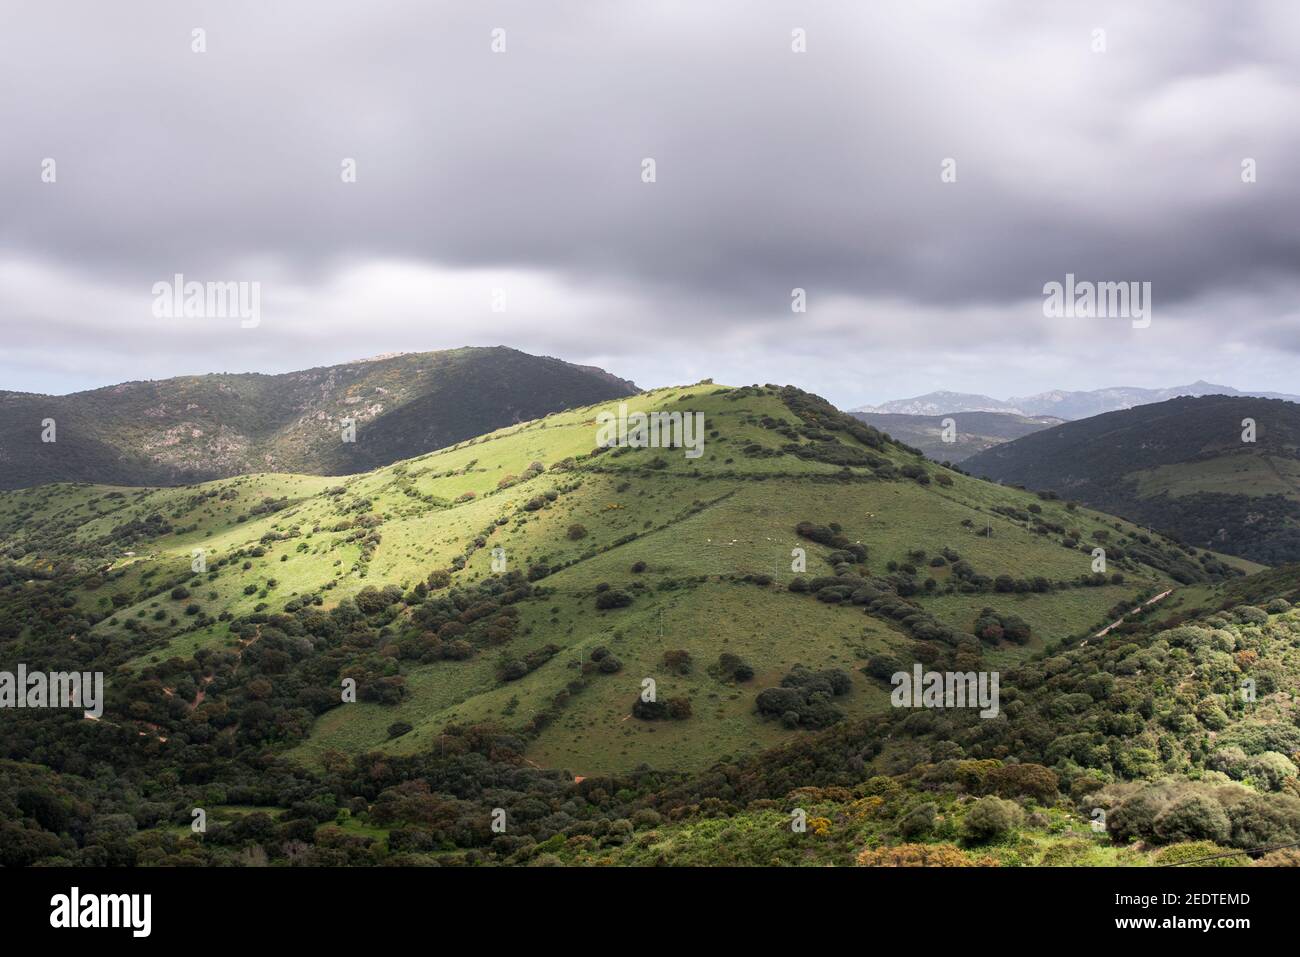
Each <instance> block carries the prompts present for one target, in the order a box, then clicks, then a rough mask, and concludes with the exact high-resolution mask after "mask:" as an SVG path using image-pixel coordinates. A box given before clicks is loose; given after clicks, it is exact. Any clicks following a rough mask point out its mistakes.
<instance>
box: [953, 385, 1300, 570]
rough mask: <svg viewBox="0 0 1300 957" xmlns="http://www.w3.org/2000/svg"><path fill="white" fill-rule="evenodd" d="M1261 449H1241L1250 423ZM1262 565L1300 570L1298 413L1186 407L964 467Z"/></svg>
mask: <svg viewBox="0 0 1300 957" xmlns="http://www.w3.org/2000/svg"><path fill="white" fill-rule="evenodd" d="M1247 419H1250V420H1253V421H1254V423H1255V441H1253V442H1246V441H1243V432H1244V431H1245V427H1244V425H1243V423H1244V422H1245V420H1247ZM962 468H963V469H965V470H967V471H969V472H970V473H971V474H972V475H978V476H981V477H985V478H989V479H992V480H994V481H999V482H1006V483H1009V484H1015V485H1022V486H1025V487H1028V488H1034V489H1044V490H1049V491H1052V492H1054V493H1056V494H1059V495H1062V496H1065V497H1069V498H1074V499H1078V500H1079V501H1081V502H1085V503H1087V504H1089V505H1091V506H1093V507H1095V508H1099V509H1102V510H1104V511H1107V512H1110V513H1112V514H1116V515H1122V516H1124V517H1125V518H1128V519H1130V520H1131V521H1135V522H1138V523H1140V524H1142V525H1146V526H1149V527H1151V528H1155V529H1158V530H1160V531H1163V532H1164V533H1166V534H1169V535H1173V536H1175V537H1176V538H1178V539H1179V540H1181V541H1185V542H1188V543H1190V544H1192V545H1195V546H1197V547H1199V548H1214V549H1216V550H1219V551H1223V552H1228V553H1230V554H1234V555H1241V556H1243V557H1246V558H1250V559H1253V560H1254V561H1257V562H1263V563H1265V564H1278V563H1282V562H1288V561H1297V560H1300V404H1296V403H1293V402H1285V401H1282V400H1280V399H1254V398H1240V397H1230V396H1203V397H1201V398H1181V399H1173V400H1170V401H1168V402H1161V403H1159V404H1156V405H1146V406H1141V407H1139V408H1135V409H1127V410H1125V411H1122V412H1111V413H1107V414H1106V415H1099V416H1095V417H1094V418H1091V419H1083V420H1081V421H1078V422H1068V423H1066V424H1065V425H1060V426H1057V427H1056V428H1053V429H1049V430H1047V431H1044V432H1037V433H1034V434H1033V435H1028V436H1025V437H1023V438H1020V439H1016V440H1015V441H1013V442H1008V443H1006V444H1005V445H1000V446H998V447H996V448H991V449H988V450H987V451H984V452H981V453H980V454H978V455H975V456H972V457H971V458H969V459H967V460H966V461H965V462H964V463H962Z"/></svg>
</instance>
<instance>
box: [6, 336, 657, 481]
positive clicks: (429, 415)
mask: <svg viewBox="0 0 1300 957" xmlns="http://www.w3.org/2000/svg"><path fill="white" fill-rule="evenodd" d="M637 391H638V389H637V387H636V386H635V385H634V384H633V383H631V382H628V381H627V380H625V379H620V378H618V377H617V376H613V375H611V374H609V373H608V372H605V371H604V370H602V369H597V368H594V367H592V366H579V365H573V364H571V363H568V362H562V361H561V360H559V359H552V358H549V357H542V356H533V355H528V354H527V353H523V352H519V351H517V350H515V349H507V348H505V347H502V346H496V347H491V348H466V349H453V350H446V351H442V352H413V353H402V354H396V355H386V356H380V357H378V358H375V359H369V360H361V361H358V362H348V363H343V364H341V365H334V366H322V367H319V368H315V369H307V370H305V371H303V372H289V373H284V374H282V375H261V374H256V373H238V374H226V373H219V374H212V375H201V376H181V377H177V378H172V379H158V380H154V381H148V382H125V383H122V384H121V385H114V386H108V387H105V388H102V389H94V390H92V391H88V392H77V393H73V394H71V395H62V396H52V395H36V394H32V393H25V392H0V488H9V489H12V488H25V487H28V486H32V485H38V484H43V483H47V482H97V483H102V484H108V485H179V484H186V483H190V482H197V481H207V480H210V479H217V478H227V477H230V476H234V475H241V474H244V473H248V472H305V473H310V474H314V475H339V474H345V473H352V472H362V471H367V470H369V469H373V468H377V467H379V466H383V465H388V464H390V463H392V462H396V461H398V460H399V459H405V458H411V457H412V456H416V455H420V454H423V453H425V452H430V451H433V450H434V449H439V448H442V447H444V446H448V445H454V444H455V443H457V442H461V441H464V440H465V439H468V438H472V437H474V436H477V435H483V434H485V433H487V432H491V431H493V430H494V429H499V428H502V427H503V426H507V425H510V424H512V423H515V422H523V421H527V420H530V419H537V418H541V417H542V416H545V415H547V414H549V413H551V412H559V411H561V410H563V409H570V408H573V407H574V406H580V405H589V404H591V403H593V402H601V401H604V400H606V399H612V398H617V397H621V396H627V395H633V394H635V393H636V392H637ZM345 419H352V420H354V421H355V425H356V435H355V439H356V440H355V441H354V442H345V441H343V439H342V433H343V420H345ZM49 420H53V433H52V436H53V438H54V441H46V440H43V439H45V438H47V436H48V434H49V432H48V427H47V425H46V424H45V423H47V422H48V421H49Z"/></svg>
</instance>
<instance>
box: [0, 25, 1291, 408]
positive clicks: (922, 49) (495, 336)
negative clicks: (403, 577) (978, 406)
mask: <svg viewBox="0 0 1300 957" xmlns="http://www.w3.org/2000/svg"><path fill="white" fill-rule="evenodd" d="M195 28H202V29H203V30H204V31H205V39H206V52H204V53H195V52H193V50H192V48H191V47H192V43H193V39H192V31H193V30H194V29H195ZM498 28H499V29H502V30H504V31H505V33H504V39H505V46H506V51H505V52H504V53H493V51H492V41H493V37H492V31H493V30H494V29H498ZM795 29H801V30H803V31H806V37H807V52H806V53H794V52H792V49H791V37H792V31H793V30H795ZM1098 30H1102V31H1104V42H1105V52H1094V47H1095V46H1096V45H1097V43H1098V39H1099V37H1100V36H1101V35H1100V34H1098V33H1096V31H1098ZM1298 48H1300V8H1297V7H1296V5H1294V4H1290V3H1286V2H1283V0H1275V2H1257V3H1249V2H1247V3H1235V4H1232V5H1228V4H1222V3H1210V2H1206V3H1172V2H1170V3H1157V2H1152V3H1144V4H1141V5H1134V4H1124V3H1112V4H1107V3H1066V4H1051V5H1044V4H1041V3H1033V2H1023V3H1000V4H999V3H987V4H978V5H975V4H966V3H956V2H953V3H942V4H939V3H916V2H903V0H899V2H896V3H872V4H857V3H849V2H844V3H827V4H818V5H816V6H815V7H810V6H809V5H807V4H798V3H776V2H764V3H758V4H755V3H740V2H734V3H728V2H723V3H711V4H707V5H706V4H697V3H655V4H634V3H630V2H628V3H623V2H612V3H599V4H593V3H562V2H561V3H547V4H537V3H528V2H519V3H490V2H489V3H475V4H472V5H471V4H438V5H431V4H427V3H414V2H391V3H385V4H377V5H376V4H372V5H349V6H331V7H328V8H326V7H322V6H321V5H320V4H318V3H310V2H277V3H276V4H264V3H259V2H252V0H249V2H227V3H222V4H220V5H217V4H204V3H193V4H187V3H176V2H162V0H158V2H138V3H133V4H131V5H129V6H126V7H122V6H120V5H106V4H102V3H96V2H92V0H85V2H69V0H65V2H57V0H55V2H51V3H48V4H40V5H37V4H29V5H24V6H23V7H21V8H19V9H17V10H15V11H12V12H7V13H6V14H5V22H4V25H3V29H2V30H0V129H3V130H4V131H5V134H4V145H3V147H2V148H0V209H3V211H4V215H3V218H0V323H3V329H4V347H3V350H0V387H4V388H15V389H25V390H31V391H66V390H70V389H76V388H86V387H92V386H96V385H102V384H105V383H108V382H113V381H118V380H121V379H123V378H158V377H162V376H166V375H173V374H180V373H194V372H206V371H241V370H259V371H283V370H286V369H291V368H300V367H304V366H308V365H316V364H323V363H329V362H335V361H341V360H345V359H350V358H358V357H361V356H366V355H372V354H376V353H382V352H390V351H397V350H423V349H433V348H444V347H453V346H458V345H465V344H496V343H503V344H507V345H512V346H516V347H518V348H522V349H525V350H527V351H533V352H540V353H546V354H552V355H559V356H561V357H563V358H567V359H571V360H573V361H578V362H590V363H595V364H600V365H604V366H606V367H607V368H609V369H610V371H613V372H615V373H617V374H619V375H624V376H627V377H630V378H634V379H636V380H637V381H638V382H639V383H641V384H643V385H655V384H664V383H668V382H676V381H686V380H692V379H698V378H700V377H703V376H713V377H715V378H716V379H718V380H719V381H728V382H737V383H743V382H751V381H781V382H786V381H791V382H796V383H798V384H800V385H804V386H806V387H808V388H811V389H814V390H816V391H820V392H822V393H823V394H826V395H827V396H828V397H829V398H831V399H832V400H834V401H837V402H841V403H843V404H859V403H862V402H869V401H879V400H883V399H887V398H892V397H896V396H898V395H910V394H915V393H919V392H925V391H929V390H931V389H935V388H950V389H958V390H963V391H983V392H989V393H992V394H997V395H1002V394H1006V393H1009V392H1016V393H1019V394H1025V393H1028V392H1032V391H1038V390H1042V389H1048V388H1056V387H1059V388H1095V387H1099V386H1106V385H1116V384H1131V385H1147V386H1155V385H1170V384H1174V383H1176V382H1182V381H1190V380H1191V379H1195V378H1205V379H1210V380H1214V381H1225V382H1228V383H1230V384H1233V385H1237V386H1239V387H1243V388H1246V387H1250V388H1260V389H1265V388H1270V389H1276V390H1278V391H1300V382H1297V381H1296V380H1295V374H1294V369H1295V368H1296V357H1297V356H1296V354H1297V352H1300V306H1297V305H1296V303H1297V301H1298V299H1297V293H1298V292H1300V276H1298V275H1297V268H1296V267H1297V264H1298V263H1300V221H1298V220H1297V218H1296V216H1295V210H1296V209H1297V208H1298V205H1300V204H1298V201H1300V185H1297V177H1296V176H1295V172H1294V171H1295V170H1296V169H1297V168H1300V163H1298V160H1300V127H1297V125H1296V124H1295V123H1294V117H1295V116H1296V115H1300V55H1297V54H1300V49H1298ZM646 157H652V158H653V159H654V160H655V163H656V174H657V175H656V182H654V183H644V182H642V178H641V170H642V160H643V158H646ZM46 158H53V159H54V160H55V161H56V163H57V181H56V182H54V183H46V182H42V178H41V173H42V162H43V160H45V159H46ZM345 159H353V160H355V162H356V170H357V178H356V182H355V183H344V182H342V180H341V177H340V170H341V164H342V163H343V162H344V160H345ZM947 159H952V160H955V162H956V172H957V176H956V182H951V183H945V182H942V181H941V176H940V173H941V167H942V164H943V163H944V161H945V160H947ZM1247 159H1249V160H1252V161H1253V162H1254V164H1255V168H1256V170H1257V181H1256V182H1254V183H1243V181H1242V163H1243V161H1244V160H1247ZM1067 272H1069V273H1074V274H1076V275H1077V276H1079V277H1080V278H1086V279H1094V280H1115V281H1119V280H1138V281H1150V282H1151V283H1152V287H1153V297H1154V320H1153V323H1152V326H1151V328H1149V329H1143V330H1135V329H1132V328H1131V327H1130V326H1129V325H1128V324H1127V323H1125V322H1123V321H1122V320H1100V319H1099V320H1077V319H1076V320H1060V319H1047V318H1044V316H1043V314H1042V295H1041V290H1042V286H1043V284H1044V283H1046V282H1049V281H1053V280H1058V281H1059V280H1062V279H1063V278H1064V276H1065V274H1066V273H1067ZM175 273H183V274H184V275H185V276H186V278H187V279H194V280H199V281H208V280H211V281H231V280H247V281H258V282H260V284H261V288H262V321H261V323H260V324H259V325H258V327H257V328H255V329H241V328H240V327H239V324H238V322H237V321H234V322H232V321H229V320H222V319H219V318H190V319H170V320H159V319H157V318H155V317H154V316H153V314H152V311H151V303H152V294H151V289H152V287H153V284H154V283H156V282H158V281H160V280H169V279H170V278H171V276H172V275H173V274H175ZM795 287H799V288H802V289H805V290H806V291H807V299H808V311H807V312H806V313H793V312H792V311H791V309H790V301H791V299H790V297H791V290H792V289H793V288H795ZM494 294H495V295H497V296H498V297H500V296H501V295H504V301H505V311H504V312H501V311H493V309H492V302H493V296H494ZM499 302H500V299H499V298H498V304H499Z"/></svg>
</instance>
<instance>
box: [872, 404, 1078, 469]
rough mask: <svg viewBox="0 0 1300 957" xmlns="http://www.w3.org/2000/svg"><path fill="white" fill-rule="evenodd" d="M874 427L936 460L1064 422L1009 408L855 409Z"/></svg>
mask: <svg viewBox="0 0 1300 957" xmlns="http://www.w3.org/2000/svg"><path fill="white" fill-rule="evenodd" d="M853 416H854V418H857V419H860V420H861V421H863V422H865V423H867V425H870V426H871V427H872V428H876V429H879V430H880V431H881V432H884V433H885V434H886V435H889V436H892V437H893V438H896V439H898V440H899V441H900V442H905V443H907V444H908V445H910V446H912V447H914V448H917V449H920V450H921V451H922V452H924V453H925V455H926V457H927V458H930V459H933V460H934V461H936V462H961V461H964V460H965V459H968V458H970V457H971V456H972V455H975V454H976V453H978V452H983V451H984V450H985V449H991V448H993V446H995V445H1001V444H1002V443H1003V442H1009V441H1011V440H1012V439H1018V438H1020V437H1021V436H1024V435H1029V434H1030V433H1032V432H1039V431H1041V430H1043V429H1050V428H1051V427H1052V426H1054V425H1060V424H1061V423H1062V422H1064V421H1065V420H1064V419H1055V418H1052V417H1050V416H1024V415H1012V414H1009V413H1005V412H954V413H952V414H951V415H895V414H890V413H884V412H854V413H853ZM947 419H952V422H953V431H952V432H951V436H952V438H951V440H950V441H944V421H945V420H947Z"/></svg>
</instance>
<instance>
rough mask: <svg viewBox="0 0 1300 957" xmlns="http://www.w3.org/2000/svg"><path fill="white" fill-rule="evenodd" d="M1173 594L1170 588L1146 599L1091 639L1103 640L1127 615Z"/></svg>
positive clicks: (1144, 608)
mask: <svg viewBox="0 0 1300 957" xmlns="http://www.w3.org/2000/svg"><path fill="white" fill-rule="evenodd" d="M1173 593H1174V590H1173V589H1172V588H1170V589H1169V590H1167V591H1162V592H1161V593H1160V594H1159V595H1156V596H1155V597H1154V598H1148V599H1147V600H1146V601H1144V602H1143V603H1142V604H1140V605H1138V606H1137V607H1136V608H1134V609H1133V610H1132V611H1130V612H1129V613H1128V614H1125V615H1120V616H1119V617H1118V618H1116V619H1115V620H1114V621H1112V622H1111V623H1110V624H1109V625H1107V626H1106V627H1105V628H1103V629H1102V630H1101V631H1099V632H1097V633H1096V634H1095V635H1093V636H1092V637H1094V638H1103V637H1105V636H1106V634H1107V633H1108V632H1109V631H1110V630H1111V629H1112V628H1114V627H1116V626H1117V625H1122V624H1123V623H1124V619H1126V618H1128V617H1129V615H1135V614H1137V613H1138V612H1140V611H1145V610H1146V609H1147V608H1150V607H1151V606H1152V605H1154V604H1155V603H1156V602H1158V601H1164V600H1165V599H1166V598H1168V597H1169V596H1170V595H1172V594H1173ZM1085 644H1086V642H1085Z"/></svg>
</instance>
